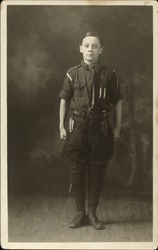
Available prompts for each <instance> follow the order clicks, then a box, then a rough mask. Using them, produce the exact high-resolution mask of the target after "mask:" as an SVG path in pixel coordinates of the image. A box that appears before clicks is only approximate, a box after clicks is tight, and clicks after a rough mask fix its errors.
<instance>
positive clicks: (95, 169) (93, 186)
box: [88, 164, 105, 229]
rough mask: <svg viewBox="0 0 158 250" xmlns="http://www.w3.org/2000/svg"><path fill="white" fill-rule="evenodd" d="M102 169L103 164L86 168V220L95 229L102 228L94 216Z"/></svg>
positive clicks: (101, 179) (99, 191)
mask: <svg viewBox="0 0 158 250" xmlns="http://www.w3.org/2000/svg"><path fill="white" fill-rule="evenodd" d="M104 168H105V164H100V165H93V164H90V165H89V168H88V220H89V222H90V224H92V225H93V226H94V228H95V229H103V228H104V227H103V224H102V223H101V222H100V221H99V220H98V218H97V215H96V209H97V206H98V203H99V197H100V193H101V190H102V186H103V176H104V175H103V172H104Z"/></svg>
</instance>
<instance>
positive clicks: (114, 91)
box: [109, 70, 122, 104]
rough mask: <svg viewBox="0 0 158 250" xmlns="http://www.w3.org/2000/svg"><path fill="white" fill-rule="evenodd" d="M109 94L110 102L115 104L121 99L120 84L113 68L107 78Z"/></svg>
mask: <svg viewBox="0 0 158 250" xmlns="http://www.w3.org/2000/svg"><path fill="white" fill-rule="evenodd" d="M109 95H110V100H111V103H112V104H116V103H117V102H118V101H119V100H121V99H122V94H121V89H120V84H119V82H118V79H117V76H116V72H115V71H114V70H113V71H112V72H111V74H110V79H109Z"/></svg>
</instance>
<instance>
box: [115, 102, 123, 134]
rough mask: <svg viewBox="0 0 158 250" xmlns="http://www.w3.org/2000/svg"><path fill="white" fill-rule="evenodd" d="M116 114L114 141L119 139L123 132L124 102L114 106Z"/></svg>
mask: <svg viewBox="0 0 158 250" xmlns="http://www.w3.org/2000/svg"><path fill="white" fill-rule="evenodd" d="M114 112H115V128H114V139H118V138H119V135H120V130H121V118H122V100H119V101H117V103H116V104H115V105H114Z"/></svg>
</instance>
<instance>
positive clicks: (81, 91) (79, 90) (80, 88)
mask: <svg viewBox="0 0 158 250" xmlns="http://www.w3.org/2000/svg"><path fill="white" fill-rule="evenodd" d="M74 89H75V96H76V97H84V96H85V95H86V94H87V84H86V82H85V81H81V80H78V81H75V82H74Z"/></svg>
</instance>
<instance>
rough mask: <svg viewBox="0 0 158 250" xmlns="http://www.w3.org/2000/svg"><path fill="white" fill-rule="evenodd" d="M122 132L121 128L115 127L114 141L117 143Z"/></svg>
mask: <svg viewBox="0 0 158 250" xmlns="http://www.w3.org/2000/svg"><path fill="white" fill-rule="evenodd" d="M120 130H121V127H117V126H116V127H115V128H114V131H113V133H114V140H115V141H117V140H118V139H119V136H120Z"/></svg>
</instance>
